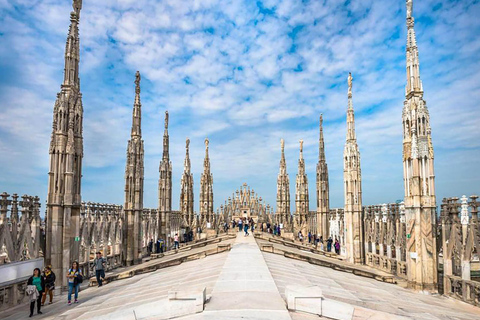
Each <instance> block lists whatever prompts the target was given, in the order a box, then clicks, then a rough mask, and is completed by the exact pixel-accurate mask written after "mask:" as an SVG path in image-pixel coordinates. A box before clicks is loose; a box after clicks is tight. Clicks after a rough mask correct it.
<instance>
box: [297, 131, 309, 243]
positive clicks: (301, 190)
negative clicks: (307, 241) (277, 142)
mask: <svg viewBox="0 0 480 320" xmlns="http://www.w3.org/2000/svg"><path fill="white" fill-rule="evenodd" d="M308 211H309V201H308V178H307V174H306V173H305V160H304V159H303V140H300V157H299V159H298V173H297V180H296V183H295V222H296V224H297V230H295V232H298V231H299V230H300V229H301V230H302V233H304V234H305V231H306V230H303V229H304V227H305V226H306V223H307V217H308Z"/></svg>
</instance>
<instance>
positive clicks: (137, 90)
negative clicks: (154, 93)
mask: <svg viewBox="0 0 480 320" xmlns="http://www.w3.org/2000/svg"><path fill="white" fill-rule="evenodd" d="M135 93H136V94H139V93H140V72H139V71H137V73H135Z"/></svg>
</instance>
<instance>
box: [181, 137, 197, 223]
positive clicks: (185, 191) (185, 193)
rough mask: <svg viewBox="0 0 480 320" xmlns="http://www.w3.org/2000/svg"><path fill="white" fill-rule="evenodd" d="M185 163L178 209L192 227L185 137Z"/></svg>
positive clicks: (190, 186) (188, 164)
mask: <svg viewBox="0 0 480 320" xmlns="http://www.w3.org/2000/svg"><path fill="white" fill-rule="evenodd" d="M185 150H186V151H185V163H184V165H183V175H182V180H181V181H180V211H181V212H182V216H183V219H184V220H185V221H186V222H187V224H188V226H190V227H192V225H193V220H194V212H193V174H192V173H191V166H190V152H189V150H190V140H189V139H188V138H187V141H186V146H185Z"/></svg>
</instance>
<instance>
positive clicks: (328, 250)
mask: <svg viewBox="0 0 480 320" xmlns="http://www.w3.org/2000/svg"><path fill="white" fill-rule="evenodd" d="M332 242H333V240H332V237H328V240H327V252H330V251H332Z"/></svg>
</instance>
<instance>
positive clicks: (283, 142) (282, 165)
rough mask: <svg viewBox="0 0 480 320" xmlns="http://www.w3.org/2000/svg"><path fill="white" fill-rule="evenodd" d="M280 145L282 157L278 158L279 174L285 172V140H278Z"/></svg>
mask: <svg viewBox="0 0 480 320" xmlns="http://www.w3.org/2000/svg"><path fill="white" fill-rule="evenodd" d="M280 146H281V148H282V157H281V158H280V174H286V173H287V162H286V161H285V140H283V139H281V140H280Z"/></svg>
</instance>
